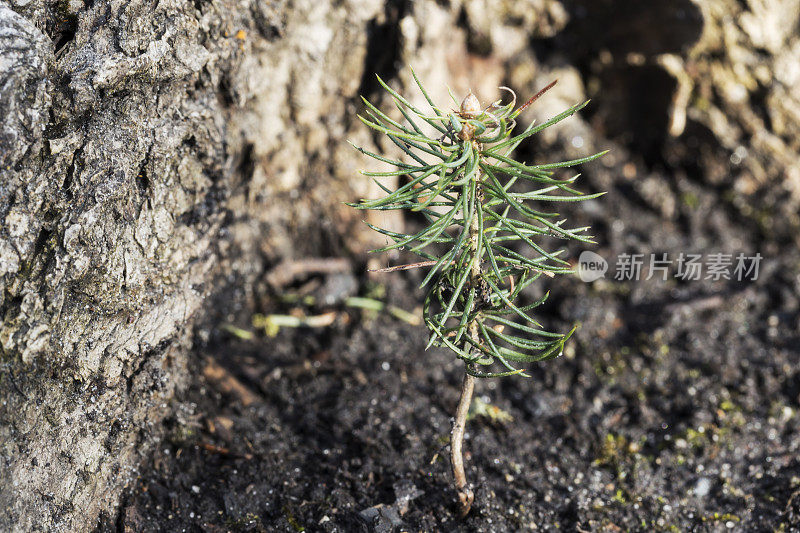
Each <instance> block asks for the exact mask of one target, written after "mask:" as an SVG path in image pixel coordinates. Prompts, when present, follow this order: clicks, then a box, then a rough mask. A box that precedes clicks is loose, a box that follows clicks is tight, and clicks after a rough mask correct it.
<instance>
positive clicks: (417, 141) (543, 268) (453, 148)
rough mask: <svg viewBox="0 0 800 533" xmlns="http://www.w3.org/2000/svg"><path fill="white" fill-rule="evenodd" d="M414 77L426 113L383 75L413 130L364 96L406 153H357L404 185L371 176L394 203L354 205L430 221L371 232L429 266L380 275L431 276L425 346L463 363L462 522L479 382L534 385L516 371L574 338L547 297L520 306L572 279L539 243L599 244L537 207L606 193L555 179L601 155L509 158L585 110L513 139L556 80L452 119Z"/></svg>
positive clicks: (377, 123) (381, 128)
mask: <svg viewBox="0 0 800 533" xmlns="http://www.w3.org/2000/svg"><path fill="white" fill-rule="evenodd" d="M412 74H413V76H414V80H415V81H416V83H417V86H418V87H419V90H420V91H421V92H422V95H423V96H424V97H425V99H426V100H427V102H428V104H429V105H430V111H423V110H421V109H419V108H418V107H416V106H414V105H413V104H411V103H410V102H409V101H408V100H407V99H406V98H404V97H403V96H401V95H400V94H399V93H397V92H396V91H394V90H393V89H392V88H391V87H389V85H387V84H386V83H385V82H384V81H383V80H382V79H381V78H380V77H378V82H379V83H380V84H381V85H382V86H383V88H384V89H386V91H388V93H389V94H390V96H391V98H392V100H393V101H394V103H395V105H396V106H397V108H398V110H399V111H400V113H401V114H402V115H403V117H404V118H405V122H404V123H400V122H397V121H396V120H394V119H392V118H390V117H389V116H388V115H387V114H385V113H383V112H382V111H381V110H380V109H378V108H377V107H376V106H374V105H373V104H371V103H370V102H369V101H368V100H367V99H365V98H362V99H363V101H364V104H365V105H366V109H365V112H366V117H362V116H359V118H360V119H361V121H362V122H363V123H364V124H366V125H367V126H369V127H370V128H372V129H374V130H376V131H378V132H379V133H382V134H385V135H386V136H387V137H388V138H389V140H391V141H392V142H393V143H394V144H395V145H396V146H397V147H398V148H399V149H400V150H401V151H402V152H404V153H405V155H406V156H407V157H403V158H402V160H400V159H393V158H391V157H387V156H386V155H381V154H376V153H372V152H369V151H367V150H365V149H364V148H361V147H358V146H356V149H357V150H359V151H360V152H361V153H363V154H365V155H367V156H369V157H372V158H374V159H377V160H378V161H380V162H382V163H388V164H389V165H391V167H393V170H389V171H384V172H363V174H365V175H366V176H370V177H372V178H390V179H395V180H396V179H400V178H403V179H404V180H405V181H404V182H402V184H401V185H398V186H396V187H389V186H387V185H385V184H383V183H381V182H380V181H379V180H378V179H375V182H376V183H377V184H378V186H379V187H380V188H381V189H382V190H383V191H384V192H385V193H386V195H385V196H384V197H382V198H378V199H373V200H361V201H360V202H358V203H354V204H349V205H351V206H352V207H355V208H356V209H373V210H394V209H402V210H406V211H410V212H414V213H418V214H420V215H421V216H422V217H424V220H425V221H426V225H425V227H424V228H423V229H421V230H420V231H416V232H413V233H408V234H406V233H400V232H396V231H390V230H388V229H384V228H379V227H376V226H374V225H372V224H369V223H367V225H368V226H369V227H370V228H372V229H374V230H375V231H377V232H379V233H381V234H383V235H386V236H387V237H388V238H390V239H391V240H392V241H393V242H392V243H391V244H388V245H387V246H385V247H383V248H380V249H378V250H374V251H375V252H385V251H389V250H400V249H410V251H411V252H413V253H415V254H416V255H418V256H420V257H421V258H422V259H423V261H421V262H418V263H412V264H407V265H399V266H395V267H391V268H387V269H381V270H383V271H396V270H404V269H411V268H425V267H428V268H429V271H428V272H427V275H426V276H425V279H424V280H423V282H422V286H423V287H427V295H426V297H425V301H424V304H423V319H424V321H425V325H426V326H427V328H428V330H429V332H430V339H429V341H428V346H427V347H428V348H429V347H430V346H444V347H447V348H449V349H450V350H452V352H453V353H454V354H455V355H456V356H457V357H459V358H460V359H462V360H463V361H464V363H465V365H464V379H463V383H462V389H461V399H460V401H459V403H458V407H457V409H456V415H455V419H454V421H453V428H452V433H451V438H450V451H451V464H452V468H453V476H454V482H455V488H456V491H457V493H458V498H459V501H460V504H461V513H462V515H466V514H467V513H468V512H469V509H470V507H471V505H472V502H473V499H474V495H473V492H472V489H471V488H470V486H469V484H468V483H467V480H466V477H465V475H464V462H463V458H462V455H461V446H462V441H463V438H464V425H465V423H466V419H467V414H468V412H469V406H470V402H471V398H472V392H473V390H474V386H475V379H476V378H493V377H503V376H512V375H520V376H524V377H529V376H528V375H527V374H526V373H525V369H524V368H518V366H517V365H521V364H525V363H532V362H536V361H543V360H547V359H552V358H554V357H558V356H559V355H560V354H561V353H562V351H563V348H564V343H565V342H566V341H567V339H568V338H569V337H570V335H572V333H573V331H574V330H575V328H573V329H572V330H571V331H568V332H566V333H554V332H549V331H546V330H545V329H543V328H542V326H541V325H540V324H539V323H538V322H537V321H536V320H535V319H534V318H533V317H532V316H531V315H530V314H529V313H530V311H531V310H532V309H534V308H536V307H537V306H539V305H541V304H542V303H543V302H544V301H545V299H546V298H547V294H545V296H544V297H543V298H541V299H539V300H538V301H535V302H533V303H529V304H527V305H519V304H518V303H515V302H518V300H519V299H520V295H521V294H522V291H523V290H524V289H525V288H526V287H528V286H529V285H530V284H531V283H533V282H535V281H536V280H538V279H539V278H540V277H541V276H548V277H553V276H554V275H556V274H567V273H572V272H573V269H572V267H571V266H570V265H569V263H567V261H565V260H564V259H562V258H561V254H562V253H563V250H559V251H555V252H550V251H547V250H546V249H545V248H544V247H543V246H542V244H541V239H542V238H543V237H547V236H551V237H556V238H560V239H568V240H576V241H582V242H586V243H591V242H593V241H592V239H591V236H588V235H586V231H587V230H588V229H589V228H588V227H579V228H570V227H568V226H567V225H566V220H563V219H560V218H559V215H558V213H552V212H546V211H541V210H540V208H539V207H538V204H540V203H549V202H568V201H580V200H588V199H591V198H596V197H598V196H600V195H601V194H602V193H600V194H590V195H584V194H582V193H580V192H579V191H577V190H575V189H574V188H573V183H574V182H575V180H576V179H577V178H578V176H579V174H578V175H574V176H572V177H569V178H565V179H561V178H559V177H556V176H555V175H554V173H553V171H554V170H556V169H560V168H565V167H573V166H576V165H581V164H583V163H587V162H589V161H592V160H594V159H597V158H598V157H600V156H602V155H603V153H605V152H603V153H599V154H595V155H592V156H590V157H585V158H582V159H576V160H573V161H562V162H557V163H547V164H538V165H528V164H525V163H522V162H519V161H517V160H515V159H514V158H513V157H512V156H511V153H512V152H513V150H514V149H515V148H516V147H517V146H518V145H519V144H520V143H521V142H522V141H524V140H525V139H527V138H529V137H531V136H533V135H535V134H537V133H539V132H540V131H542V130H544V129H545V128H547V127H549V126H552V125H553V124H556V123H557V122H560V121H561V120H564V119H565V118H567V117H569V116H571V115H573V114H574V113H576V112H577V111H579V110H580V109H582V108H583V107H584V106H585V105H586V103H588V102H585V103H581V104H577V105H575V106H573V107H570V108H569V109H567V110H565V111H564V112H562V113H560V114H559V115H556V116H555V117H553V118H551V119H550V120H548V121H547V122H545V123H543V124H539V125H535V124H531V125H530V126H529V127H528V128H526V129H525V130H524V131H523V132H522V133H519V134H517V135H512V131H513V129H514V127H515V125H516V119H517V117H518V116H519V114H520V113H521V112H522V111H523V110H524V109H525V108H526V107H528V106H529V105H530V104H532V103H533V102H534V101H535V100H536V99H537V98H539V97H540V96H541V95H542V94H544V93H545V92H546V91H547V90H548V89H550V88H551V87H553V85H555V82H553V83H551V84H550V85H548V86H547V87H545V88H544V89H542V90H541V91H540V92H539V93H538V94H536V95H535V96H534V97H533V98H531V99H530V100H528V101H527V102H526V103H525V104H524V105H521V106H519V107H517V105H516V94H515V93H514V91H512V90H511V89H509V88H507V87H500V89H501V90H502V91H505V92H506V93H508V95H509V97H510V102H508V103H503V101H502V100H498V101H496V102H494V103H492V104H491V105H489V106H488V107H485V108H483V107H482V106H481V105H480V102H479V101H478V99H477V97H475V95H473V94H472V93H471V92H470V93H469V94H468V95H467V96H466V97H465V98H464V99H463V101H462V102H461V104H460V106H459V109H458V110H455V111H447V110H445V109H444V108H442V107H439V106H437V105H436V104H434V102H433V101H432V100H431V98H430V96H429V95H428V93H427V92H426V91H425V89H424V88H423V86H422V84H421V83H420V81H419V79H418V78H417V76H416V74H415V73H413V71H412ZM453 100H454V102H455V104H456V105H457V106H458V102H457V100H455V98H454V99H453ZM523 183H527V184H528V185H529V186H528V187H527V189H532V190H525V191H524V192H518V190H519V189H520V187H517V188H514V185H515V184H523ZM526 245H527V247H528V248H529V249H530V250H531V251H532V252H533V253H529V254H528V255H526V254H525V253H523V252H524V251H525V250H524V249H523V250H521V248H524V247H525V246H526ZM531 255H532V256H533V257H531Z"/></svg>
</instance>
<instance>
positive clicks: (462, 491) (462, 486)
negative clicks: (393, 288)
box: [450, 173, 483, 516]
mask: <svg viewBox="0 0 800 533" xmlns="http://www.w3.org/2000/svg"><path fill="white" fill-rule="evenodd" d="M476 180H477V181H478V198H476V199H475V201H476V202H482V197H483V195H482V194H481V192H480V187H481V185H480V184H481V175H480V173H478V175H477V176H476ZM477 209H481V206H478V207H477ZM469 233H470V244H469V245H470V248H472V253H473V257H472V265H471V270H472V272H471V273H470V278H471V279H470V285H471V286H472V287H476V286H477V285H478V283H479V280H480V277H481V256H482V255H483V254H482V253H481V240H480V237H481V236H480V227H479V225H478V217H477V216H473V217H472V224H471V225H470V228H469ZM470 311H471V309H465V310H464V312H465V313H469V312H470ZM468 330H469V335H470V337H471V338H472V340H473V342H476V343H477V342H478V340H479V335H478V319H477V318H475V319H473V320H472V322H471V323H470V324H469V326H468ZM467 364H469V363H467ZM474 390H475V378H474V377H473V376H472V375H470V374H469V373H467V372H466V371H465V372H464V381H463V382H462V384H461V398H460V399H459V401H458V408H457V409H456V417H455V419H454V420H453V432H452V434H451V437H450V453H451V462H452V465H453V478H454V481H455V485H456V492H457V493H458V501H459V502H460V503H461V513H460V514H461V516H466V515H467V513H469V510H470V508H472V502H473V501H474V499H475V494H474V493H473V492H472V489H471V488H470V487H469V484H468V483H467V477H466V475H465V474H464V458H463V456H462V453H461V446H462V444H463V442H464V428H465V426H466V424H467V414H468V413H469V406H470V404H471V403H472V392H473V391H474Z"/></svg>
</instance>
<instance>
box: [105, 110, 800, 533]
mask: <svg viewBox="0 0 800 533" xmlns="http://www.w3.org/2000/svg"><path fill="white" fill-rule="evenodd" d="M601 105H602V103H601ZM686 135H687V136H688V137H689V139H688V141H687V140H686V139H683V140H682V142H684V141H687V142H684V144H683V145H680V146H674V147H672V148H670V147H669V146H667V147H666V148H665V151H664V152H663V153H669V154H670V156H669V158H668V159H669V160H668V161H667V158H665V159H664V160H663V161H659V160H658V158H657V157H656V158H651V159H653V161H651V162H650V163H648V169H647V170H644V169H643V166H644V163H642V162H636V161H634V162H626V161H623V160H622V159H624V158H621V157H619V156H618V157H617V159H616V160H617V163H611V164H610V165H607V166H605V167H604V166H603V165H602V164H594V166H592V168H590V169H587V170H588V172H587V174H586V179H587V182H586V183H585V184H584V190H590V191H595V190H602V189H606V190H608V191H609V194H608V195H607V196H605V197H604V198H602V199H600V200H597V201H592V202H591V203H586V204H583V205H581V206H577V207H576V208H575V209H574V210H572V212H571V213H569V214H570V216H571V217H572V218H574V219H576V222H577V225H582V223H588V224H591V225H592V226H593V227H594V228H595V234H596V235H597V238H598V241H599V243H600V244H599V245H598V246H597V247H595V248H594V250H595V251H597V252H598V253H599V254H600V255H601V256H603V257H605V258H606V259H609V260H611V270H610V272H609V275H607V277H606V279H605V280H600V281H597V282H594V283H591V284H587V283H582V282H581V281H579V280H578V279H577V278H576V277H569V278H567V277H563V278H561V279H557V280H553V281H549V282H547V283H544V284H543V286H544V285H547V286H548V288H550V289H551V290H552V293H551V297H550V300H549V301H548V303H547V304H546V305H545V306H544V307H543V308H541V310H540V312H539V316H541V317H542V318H543V320H545V321H546V322H547V323H548V325H551V326H553V327H557V328H560V329H565V328H568V327H569V326H570V325H571V324H573V323H576V322H580V323H581V327H580V329H579V330H578V332H577V333H576V335H575V337H574V340H573V341H572V342H571V344H570V345H569V346H570V347H569V349H568V350H566V352H565V354H564V356H563V357H561V358H559V359H556V360H553V361H550V362H547V363H542V364H540V365H536V366H534V367H533V370H532V376H533V377H532V379H523V378H505V379H502V380H491V381H481V382H479V384H478V391H477V395H478V397H479V398H481V399H482V400H483V401H484V402H488V403H489V404H490V405H492V406H495V407H497V408H499V409H501V410H502V411H505V412H506V413H508V414H509V415H510V416H511V420H510V421H508V420H507V421H502V420H492V419H489V418H486V417H481V416H478V417H474V418H473V419H471V420H470V421H469V423H468V426H467V432H468V436H467V439H466V442H465V449H466V450H467V453H468V454H467V456H466V465H467V475H468V478H469V480H470V481H471V482H472V483H473V485H474V487H475V493H476V503H475V506H474V507H473V510H472V512H471V513H470V514H469V516H467V517H466V518H465V519H459V518H458V517H457V509H456V505H455V493H454V491H453V490H452V489H451V487H450V470H449V468H450V465H449V460H448V458H447V446H448V440H449V429H450V420H451V414H452V413H453V412H454V409H455V406H456V403H457V401H458V393H459V385H460V381H461V375H462V374H461V372H462V364H461V363H460V362H458V361H456V360H454V358H453V357H452V356H451V355H450V354H449V353H448V352H446V351H443V350H429V351H427V352H426V351H424V349H423V348H424V343H425V338H426V334H425V331H424V329H423V328H422V327H419V326H410V325H408V324H406V323H404V322H402V321H400V320H397V319H394V318H392V317H390V316H388V315H385V314H380V315H370V314H369V313H365V312H362V311H358V310H353V309H346V308H344V307H342V306H337V305H336V304H334V305H333V306H328V307H321V306H319V307H316V308H305V310H306V312H308V313H310V314H319V313H323V312H326V311H330V310H335V311H337V312H338V317H337V319H336V321H335V322H334V324H333V325H331V326H329V327H327V328H320V329H288V328H283V329H281V330H280V332H279V333H278V335H277V336H276V337H274V338H269V337H267V336H265V335H263V334H260V333H259V334H258V335H257V336H256V338H255V339H253V340H249V341H246V340H241V339H238V338H236V337H235V336H234V335H230V334H228V333H225V332H224V331H222V330H221V329H220V328H219V327H215V328H212V329H211V330H209V332H208V335H206V338H205V339H206V340H205V341H204V342H198V346H200V347H199V348H197V349H196V351H197V357H196V358H195V361H196V366H197V368H196V369H195V375H196V376H197V379H196V380H195V382H194V384H193V385H192V386H191V387H190V388H189V389H188V390H186V391H185V392H184V393H183V394H182V396H181V397H180V398H178V399H177V400H176V410H175V412H176V415H175V416H174V417H173V419H172V420H171V422H170V435H171V437H170V439H168V441H166V442H165V443H164V444H163V445H162V446H161V448H160V450H159V451H158V453H156V454H155V456H154V457H153V458H152V462H151V464H150V465H148V466H147V467H145V468H144V469H143V470H142V473H141V478H140V480H139V483H138V484H137V485H136V486H134V487H130V491H129V493H128V495H127V497H126V499H125V501H124V502H123V505H122V507H121V510H120V511H119V514H118V516H116V517H107V518H106V519H105V522H104V523H103V524H101V527H100V529H101V530H117V531H209V532H216V531H289V532H292V531H303V530H305V531H343V532H350V531H481V532H484V531H499V532H505V531H531V530H544V531H776V530H777V531H799V530H800V529H798V524H800V460H798V448H800V436H798V434H797V430H798V416H797V413H798V409H800V405H799V404H798V401H799V398H798V395H799V394H800V364H798V363H800V334H799V333H798V330H800V309H799V307H798V293H800V290H798V287H800V253H798V250H797V248H796V246H795V245H794V244H793V242H794V240H793V239H794V237H793V236H792V235H793V230H792V229H791V228H785V227H783V221H781V220H775V219H774V218H770V213H771V212H773V211H771V207H770V206H762V207H761V208H756V207H754V206H755V205H757V202H758V199H743V198H740V197H737V196H736V194H735V193H733V192H731V191H730V190H728V189H727V188H726V184H725V183H724V182H723V183H716V184H714V185H711V184H709V183H707V182H706V181H705V180H704V179H702V178H700V177H699V176H702V175H708V174H710V173H711V170H710V169H708V168H705V169H703V171H702V173H701V172H700V169H698V168H697V167H696V164H695V163H694V162H693V161H692V158H693V157H694V156H693V155H692V154H693V153H695V152H698V151H703V153H706V154H708V153H709V150H713V149H714V148H713V146H712V147H710V148H708V147H704V146H703V140H702V136H701V138H700V139H699V140H698V139H697V138H695V139H694V146H695V147H697V145H698V143H699V144H700V147H699V148H695V149H694V150H692V151H688V152H687V151H685V150H683V149H682V148H681V147H682V146H691V145H692V142H690V141H692V137H691V136H692V135H693V134H692V133H691V125H690V130H689V133H687V134H686ZM706 148H708V149H706ZM726 159H727V156H726V154H721V155H720V157H718V158H717V159H716V160H718V161H726ZM623 165H634V168H635V169H636V173H635V174H636V175H635V176H631V175H630V174H631V172H630V167H628V168H627V170H626V169H624V168H623ZM664 165H668V167H669V170H668V171H664V170H659V168H665V166H664ZM717 171H718V172H716V174H717V175H721V174H724V173H725V171H726V169H725V168H721V169H717ZM626 174H627V175H628V177H627V178H625V177H623V176H624V175H626ZM651 186H652V187H656V188H655V189H654V190H650V189H649V187H651ZM748 202H750V203H748ZM765 203H766V202H765ZM667 204H669V205H667ZM665 205H666V207H665ZM670 206H671V207H670ZM578 251H579V248H572V249H571V250H570V257H577V255H578ZM623 252H628V253H634V252H636V253H645V254H650V253H657V254H659V255H660V254H661V253H668V254H669V257H670V258H671V259H673V260H676V259H677V257H678V254H679V253H681V252H685V253H690V252H694V253H703V254H710V253H714V252H725V253H734V254H735V253H738V252H745V253H747V254H753V253H755V252H760V253H761V254H762V255H763V256H764V259H763V261H762V263H761V271H760V275H759V277H758V280H757V281H744V282H738V281H727V280H724V279H723V280H720V281H713V280H701V281H685V282H684V281H679V280H676V279H675V278H674V277H670V279H669V280H668V281H662V280H660V279H657V278H658V276H656V277H654V278H653V279H651V280H649V281H639V282H629V281H626V282H621V281H614V280H613V270H614V260H615V258H616V257H617V256H618V255H619V254H620V253H623ZM644 270H645V271H646V268H645V269H644ZM360 272H364V267H363V265H360V266H356V267H354V268H353V273H354V274H352V275H350V276H348V275H345V276H344V278H343V279H340V278H335V276H322V277H319V278H317V279H314V278H312V279H310V280H301V281H300V282H299V286H297V287H293V288H285V289H284V290H283V291H282V292H283V294H282V295H280V294H279V295H276V294H272V295H271V296H270V297H264V298H263V299H262V302H261V304H260V305H261V310H262V311H263V312H265V313H268V312H272V313H274V312H282V313H286V312H288V311H289V310H291V309H292V308H293V307H298V306H293V305H288V304H285V303H284V304H281V303H279V301H280V298H279V296H285V295H286V294H289V293H293V292H302V290H303V287H305V288H306V289H307V290H308V291H311V292H314V291H316V292H315V294H317V295H319V293H320V291H325V290H330V289H331V288H333V289H335V288H336V287H339V288H340V289H341V287H344V289H342V291H344V292H345V293H346V292H347V291H348V290H349V291H350V292H351V293H353V292H356V293H358V294H361V295H369V294H372V295H374V293H375V287H374V286H373V285H371V284H370V282H368V281H367V278H366V276H364V275H361V274H359V273H360ZM420 274H421V272H419V271H407V272H405V273H395V274H384V275H383V277H382V278H381V280H382V281H384V280H385V281H384V283H385V284H386V285H385V288H386V289H387V294H386V295H385V299H387V300H388V302H390V303H392V304H394V305H397V306H399V307H402V308H404V309H407V310H412V309H414V308H415V307H417V306H419V303H420V302H421V299H420V293H419V291H417V290H416V289H414V287H416V285H417V284H418V281H419V279H420ZM334 278H335V279H334ZM348 282H349V284H348ZM538 290H540V291H541V290H543V289H542V287H539V289H538ZM256 292H258V291H256ZM333 293H334V294H333V295H334V296H340V295H337V294H336V290H334V291H333ZM534 296H535V294H532V295H531V297H534ZM381 298H384V297H383V296H381ZM318 300H319V298H318ZM249 319H250V317H249V316H248V315H246V314H245V315H242V316H236V317H233V318H232V320H235V321H236V322H237V324H239V325H240V326H241V327H243V328H249V329H252V328H250V325H249ZM226 320H231V318H228V319H226ZM201 338H203V336H202V335H201ZM209 361H215V362H216V363H217V364H219V365H221V366H222V367H224V369H226V370H227V373H228V374H229V375H228V376H227V378H226V377H225V376H224V372H219V371H216V372H210V371H209V369H208V365H209ZM220 375H222V378H220ZM208 376H210V377H208ZM231 376H233V378H235V379H236V380H238V383H239V384H240V385H241V387H238V388H237V387H236V386H232V385H231Z"/></svg>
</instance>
